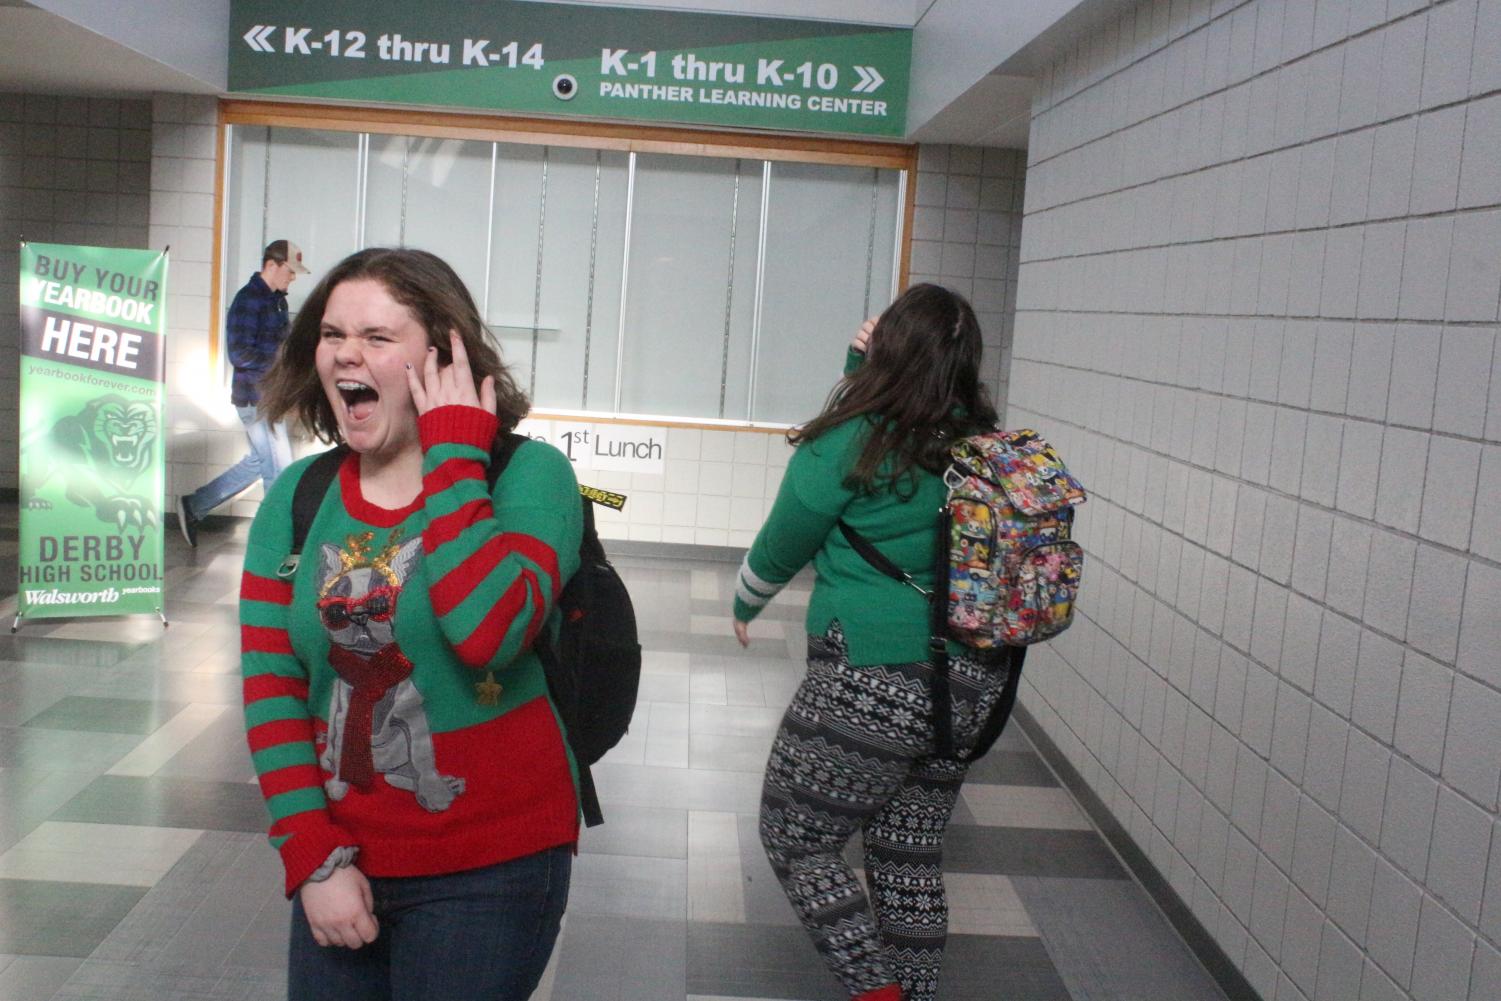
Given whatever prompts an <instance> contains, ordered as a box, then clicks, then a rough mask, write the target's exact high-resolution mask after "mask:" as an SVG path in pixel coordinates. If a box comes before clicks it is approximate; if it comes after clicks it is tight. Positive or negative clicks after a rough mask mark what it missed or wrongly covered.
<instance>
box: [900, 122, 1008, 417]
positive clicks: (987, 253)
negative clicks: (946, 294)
mask: <svg viewBox="0 0 1501 1001" xmlns="http://www.w3.org/2000/svg"><path fill="white" fill-rule="evenodd" d="M1025 172H1026V153H1025V152H1024V151H1023V150H1008V149H981V148H979V147H976V146H945V145H939V144H932V143H930V144H927V145H924V146H922V147H921V148H920V149H919V150H918V160H917V196H916V202H917V205H916V210H915V212H914V215H913V220H912V282H913V284H916V283H918V282H933V283H935V284H938V285H944V286H947V287H948V288H952V289H954V290H955V291H957V292H959V293H960V294H962V295H963V296H964V297H965V298H967V299H968V300H969V301H970V304H971V305H972V306H974V308H975V314H976V316H977V317H978V318H979V320H980V329H981V332H982V333H983V335H984V342H985V358H984V373H983V375H984V379H985V384H986V385H987V386H989V387H990V389H991V392H992V393H994V394H995V399H996V405H997V407H998V408H999V409H1000V410H1001V412H1002V413H1004V412H1005V406H1006V394H1007V387H1008V385H1009V382H1010V374H1011V342H1012V336H1013V334H1012V327H1013V323H1014V317H1015V304H1016V280H1017V268H1018V261H1019V256H1018V255H1019V251H1020V248H1021V221H1022V214H1021V213H1022V201H1023V199H1024V198H1025V176H1024V175H1025Z"/></svg>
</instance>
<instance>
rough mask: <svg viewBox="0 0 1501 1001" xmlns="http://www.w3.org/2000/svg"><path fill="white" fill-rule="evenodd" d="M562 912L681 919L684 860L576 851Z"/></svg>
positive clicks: (685, 907)
mask: <svg viewBox="0 0 1501 1001" xmlns="http://www.w3.org/2000/svg"><path fill="white" fill-rule="evenodd" d="M568 913H570V914H594V915H605V916H609V917H627V918H629V917H639V918H653V919H656V920H659V921H683V920H686V918H687V914H688V863H687V861H685V860H682V859H659V858H645V857H642V856H639V855H636V856H627V855H578V856H576V857H575V858H574V860H573V876H572V886H571V889H570V891H569V901H568Z"/></svg>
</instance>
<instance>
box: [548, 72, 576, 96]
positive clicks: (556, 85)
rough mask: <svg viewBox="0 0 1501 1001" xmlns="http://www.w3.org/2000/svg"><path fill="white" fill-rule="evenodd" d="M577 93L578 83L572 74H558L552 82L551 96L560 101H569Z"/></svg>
mask: <svg viewBox="0 0 1501 1001" xmlns="http://www.w3.org/2000/svg"><path fill="white" fill-rule="evenodd" d="M578 92H579V82H578V81H577V80H575V79H574V78H573V74H572V73H559V74H558V75H557V76H556V77H554V78H553V81H552V96H553V97H556V98H557V99H558V100H560V101H571V100H573V99H574V97H575V96H576V95H577V94H578Z"/></svg>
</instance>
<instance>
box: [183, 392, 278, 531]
mask: <svg viewBox="0 0 1501 1001" xmlns="http://www.w3.org/2000/svg"><path fill="white" fill-rule="evenodd" d="M235 412H236V413H238V414H239V415H240V423H241V424H243V425H245V437H247V438H249V439H250V451H249V452H247V453H245V456H244V458H242V459H241V460H240V461H239V462H237V463H235V464H234V465H233V466H230V467H229V468H228V469H226V470H225V471H224V472H222V473H220V474H219V475H218V476H216V477H214V478H213V479H212V480H209V481H208V482H207V483H205V484H204V485H203V486H201V487H199V488H198V489H197V490H194V491H193V492H192V494H190V495H189V496H188V501H187V504H188V513H189V514H190V515H192V516H193V517H194V518H195V519H197V518H203V517H206V516H207V515H208V513H209V512H210V511H212V510H213V509H214V508H216V507H218V506H219V505H220V504H223V503H224V502H225V501H227V500H229V499H230V498H232V497H234V496H235V495H236V494H238V493H240V492H241V491H243V490H246V489H248V488H249V487H250V486H251V485H252V484H253V483H255V481H256V480H257V479H259V480H261V481H262V482H263V483H265V484H266V490H267V491H268V492H269V491H270V490H271V484H272V483H275V482H276V478H277V477H278V476H280V475H281V471H282V470H283V469H286V468H287V467H288V466H290V465H291V464H292V443H291V441H290V440H289V439H288V438H287V427H286V425H285V424H279V423H278V424H268V423H266V422H265V421H263V420H261V419H260V416H259V415H258V414H257V412H256V408H255V407H254V406H249V407H235Z"/></svg>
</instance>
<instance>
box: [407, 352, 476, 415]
mask: <svg viewBox="0 0 1501 1001" xmlns="http://www.w3.org/2000/svg"><path fill="white" fill-rule="evenodd" d="M448 347H449V352H450V354H451V355H452V356H453V362H452V364H449V365H445V366H443V367H442V368H439V367H438V349H437V348H434V347H429V348H428V349H427V360H426V362H425V363H424V364H423V370H422V375H421V376H420V377H419V376H418V375H417V370H416V369H415V368H413V367H412V366H411V365H408V366H407V388H408V389H409V390H410V391H411V394H412V402H413V403H414V404H416V407H417V413H418V414H419V415H420V414H425V413H427V412H428V411H429V410H433V409H435V408H437V407H451V406H459V407H479V408H481V409H483V410H485V411H487V412H489V413H492V414H493V413H495V379H494V378H493V377H492V376H488V375H487V376H485V380H484V382H482V383H480V385H479V387H478V389H476V387H475V385H474V373H473V372H471V371H470V370H469V353H468V352H467V351H465V350H464V342H463V341H462V340H461V339H460V338H459V335H458V333H457V332H456V331H450V332H449V335H448Z"/></svg>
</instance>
